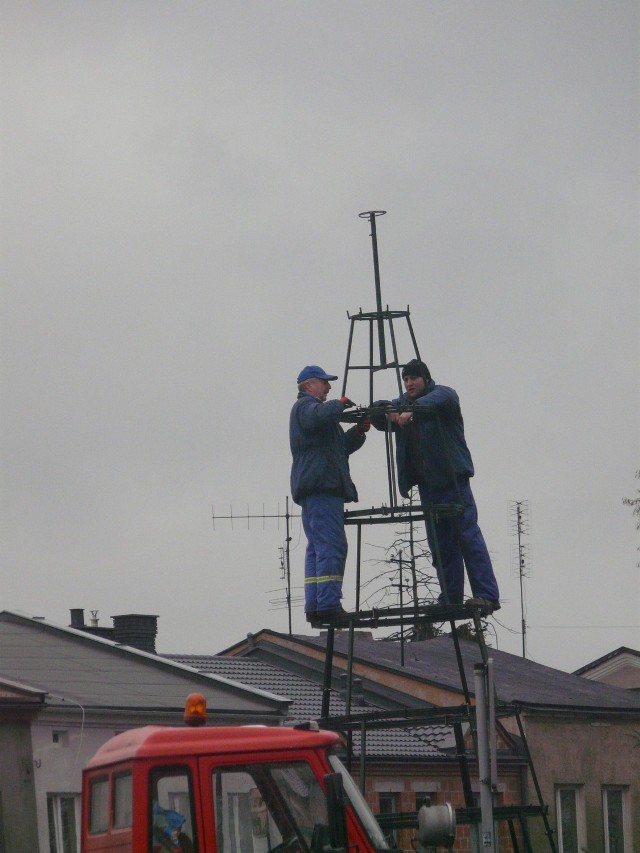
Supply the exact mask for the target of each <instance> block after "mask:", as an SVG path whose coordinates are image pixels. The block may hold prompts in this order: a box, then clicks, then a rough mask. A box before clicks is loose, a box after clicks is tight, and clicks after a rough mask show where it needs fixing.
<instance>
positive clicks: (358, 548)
mask: <svg viewBox="0 0 640 853" xmlns="http://www.w3.org/2000/svg"><path fill="white" fill-rule="evenodd" d="M357 531H358V533H357V537H356V612H358V610H360V575H361V565H362V562H361V561H362V524H358V525H357Z"/></svg>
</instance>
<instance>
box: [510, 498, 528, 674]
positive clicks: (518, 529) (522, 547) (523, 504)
mask: <svg viewBox="0 0 640 853" xmlns="http://www.w3.org/2000/svg"><path fill="white" fill-rule="evenodd" d="M509 506H510V509H511V528H512V530H511V532H512V533H514V534H515V535H516V536H517V537H518V545H517V550H516V557H517V568H516V571H517V577H518V580H519V583H520V615H521V624H522V657H523V658H525V657H526V656H527V647H526V637H527V622H526V619H525V612H524V579H525V578H526V577H529V576H530V574H531V548H530V546H529V545H528V544H525V543H524V542H523V541H522V537H523V536H528V534H529V533H530V530H531V515H530V509H529V501H511V503H510V504H509Z"/></svg>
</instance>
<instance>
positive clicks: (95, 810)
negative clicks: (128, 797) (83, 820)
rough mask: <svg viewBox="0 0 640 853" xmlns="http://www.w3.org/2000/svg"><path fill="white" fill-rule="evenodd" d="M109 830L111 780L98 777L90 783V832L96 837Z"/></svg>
mask: <svg viewBox="0 0 640 853" xmlns="http://www.w3.org/2000/svg"><path fill="white" fill-rule="evenodd" d="M108 829H109V780H108V779H107V777H106V776H98V777H97V778H95V779H92V780H91V782H90V783H89V832H90V833H91V834H92V835H95V834H97V833H99V832H106V831H107V830H108Z"/></svg>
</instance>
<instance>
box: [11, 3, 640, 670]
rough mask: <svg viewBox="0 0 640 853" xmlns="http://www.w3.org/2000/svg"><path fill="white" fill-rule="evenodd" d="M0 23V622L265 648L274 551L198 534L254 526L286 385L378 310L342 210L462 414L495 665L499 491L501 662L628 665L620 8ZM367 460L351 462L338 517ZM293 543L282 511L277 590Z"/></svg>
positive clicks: (334, 355) (373, 443)
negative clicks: (526, 552)
mask: <svg viewBox="0 0 640 853" xmlns="http://www.w3.org/2000/svg"><path fill="white" fill-rule="evenodd" d="M0 14H1V17H2V27H1V30H2V35H1V38H2V44H1V47H2V57H3V58H2V63H3V70H2V116H3V120H2V166H1V168H2V197H3V201H2V231H1V234H2V278H3V301H2V339H3V343H2V347H3V360H2V371H3V372H2V398H3V402H2V442H3V479H2V488H3V506H4V509H3V519H2V524H3V527H4V531H3V534H2V538H3V557H2V561H3V566H2V574H1V578H2V580H1V600H2V606H3V607H5V608H11V609H17V610H23V611H26V612H28V613H32V614H34V615H44V616H47V617H48V618H50V619H53V620H54V621H58V622H60V623H62V624H67V623H68V620H69V608H71V607H84V608H85V609H86V611H87V616H88V611H89V610H99V612H100V620H101V624H103V625H105V624H111V623H110V619H109V617H110V616H111V615H114V614H121V613H129V612H141V613H155V614H158V615H159V616H160V622H159V636H158V648H159V649H160V650H161V651H180V652H191V651H199V652H203V653H204V652H216V651H219V650H220V649H222V648H224V647H226V646H228V645H230V644H232V643H233V642H235V641H237V640H240V639H242V638H243V637H244V636H245V635H246V633H247V632H249V631H257V630H259V629H260V628H262V627H270V628H273V629H275V630H282V631H286V630H287V617H286V612H285V611H284V610H277V609H276V610H274V609H272V605H271V604H270V600H271V599H273V598H278V597H281V596H282V592H278V590H282V588H283V582H282V581H281V579H280V573H279V550H278V549H279V547H280V546H281V545H282V544H283V541H284V527H283V525H282V524H281V525H280V527H279V528H278V526H277V524H276V522H275V521H267V522H265V523H264V524H263V523H262V522H261V521H256V522H253V523H252V525H251V528H250V529H249V530H247V529H246V527H247V525H246V523H245V524H242V523H236V524H235V525H234V529H233V530H231V528H230V524H229V523H228V522H222V521H221V522H220V523H217V524H216V529H215V531H214V530H213V529H212V522H211V513H212V507H213V509H214V511H215V512H216V513H217V514H220V515H223V514H227V513H228V512H229V508H230V507H233V511H234V512H236V513H243V512H246V511H247V506H249V509H250V511H251V512H255V513H259V512H262V508H263V506H264V508H265V512H267V513H276V512H277V511H278V506H279V508H280V511H283V509H284V499H285V496H286V495H287V493H288V488H289V486H288V477H289V464H290V456H289V447H288V436H287V427H288V415H289V409H290V406H291V404H292V402H293V400H294V398H295V393H296V388H295V377H296V375H297V373H298V371H299V370H300V368H301V367H302V366H304V365H305V364H308V363H318V364H321V365H322V366H323V367H325V369H328V370H330V371H332V372H336V373H339V374H340V375H341V377H342V374H343V371H344V364H345V357H346V347H347V339H348V332H349V321H348V319H347V311H350V312H355V311H357V310H358V309H359V308H360V307H362V309H363V310H364V311H370V310H373V309H374V308H375V300H374V289H373V273H372V261H371V241H370V239H369V228H368V224H367V223H366V222H363V221H361V220H359V219H358V218H357V214H358V213H359V212H360V211H364V210H369V209H372V208H375V209H384V210H387V211H388V213H387V215H386V216H385V217H383V218H382V219H380V220H378V239H379V250H380V267H381V275H382V290H383V301H384V303H385V304H389V306H390V307H391V308H396V309H404V308H406V306H407V305H410V306H411V318H412V321H413V325H414V328H415V331H416V334H417V336H418V339H419V345H420V350H421V353H422V355H423V356H424V358H425V360H426V361H427V362H428V364H429V365H430V367H431V370H432V373H433V375H434V377H435V378H436V381H438V382H441V383H443V384H447V385H452V386H453V387H454V388H456V389H457V390H458V392H459V393H460V396H461V399H462V404H463V412H464V415H465V424H466V430H467V438H468V441H469V445H470V447H471V451H472V454H473V456H474V461H475V465H476V475H477V476H476V478H475V480H474V491H475V494H476V499H477V502H478V506H479V510H480V522H481V526H482V528H483V531H484V533H485V537H486V539H487V541H488V544H489V547H490V550H491V552H492V555H493V558H494V561H495V568H496V574H497V576H498V579H499V581H500V585H501V593H502V598H503V600H504V602H505V603H504V606H503V609H502V610H501V611H500V613H499V614H497V616H498V617H499V618H498V619H497V621H496V625H497V642H498V644H499V646H500V648H502V649H504V650H506V651H513V652H515V653H519V652H520V636H519V633H518V632H519V629H520V594H519V585H518V582H517V580H516V578H515V577H514V576H513V572H512V567H513V560H512V554H511V552H512V548H513V546H514V544H515V541H516V540H515V537H513V536H512V535H510V530H509V511H508V509H509V502H510V501H513V500H515V499H526V500H529V502H530V505H531V516H532V533H531V535H530V536H529V537H528V539H527V541H528V543H530V545H531V549H532V551H531V565H532V572H531V576H530V577H529V578H527V580H526V582H525V592H526V619H527V623H528V625H529V633H528V648H529V655H530V657H532V658H534V659H535V660H538V661H540V662H542V663H546V664H549V665H552V666H557V667H559V668H562V669H574V668H576V667H578V666H580V665H582V664H583V663H586V662H587V661H589V660H592V659H594V658H596V657H599V656H600V655H603V654H606V653H607V652H608V651H610V650H612V649H614V648H617V647H618V646H620V645H627V646H632V647H635V648H638V647H640V635H639V634H640V632H639V628H638V609H639V608H638V602H639V600H640V589H639V585H638V569H637V566H636V563H637V561H638V557H639V555H638V553H637V550H636V548H637V544H638V539H637V533H636V530H635V524H634V518H633V516H632V514H631V510H630V508H629V507H625V506H623V504H622V498H623V497H625V496H628V497H633V496H634V495H635V494H636V490H637V488H638V486H639V485H640V483H639V482H638V481H637V480H635V479H634V473H635V471H636V469H637V468H639V467H640V454H639V453H638V450H639V445H638V436H639V426H640V424H639V408H638V407H639V403H638V401H639V399H640V395H639V393H638V392H639V391H640V388H639V375H640V368H639V363H640V360H639V358H638V356H639V345H638V329H639V316H638V314H639V298H638V272H639V263H638V248H637V246H638V224H639V219H638V212H639V211H638V201H639V197H640V192H639V180H638V178H639V168H638V165H639V163H638V156H639V155H638V151H639V146H638V143H639V133H638V124H639V122H638V103H639V98H638V96H639V91H638V6H637V4H636V3H635V2H634V0H628V2H626V1H625V0H612V2H591V0H584V2H561V1H560V0H553V2H546V0H538V2H523V3H517V4H515V3H512V2H507V0H504V1H503V2H502V1H501V2H496V1H495V0H487V2H482V3H478V2H475V0H473V2H457V0H452V2H447V3H444V2H433V1H432V0H420V2H414V0H405V2H391V0H378V1H377V2H359V0H352V2H344V0H340V2H335V0H322V2H319V0H309V2H292V0H281V1H280V2H277V0H276V1H275V2H255V0H244V2H241V3H238V2H235V0H234V2H223V1H220V2H190V3H186V2H165V1H164V0H153V2H151V0H126V2H119V0H118V2H115V0H99V2H98V0H83V2H71V1H69V2H57V0H47V1H46V2H32V3H24V2H21V0H5V2H4V3H3V7H2V12H1V13H0ZM359 325H360V326H364V324H359ZM363 331H364V329H363ZM405 354H406V357H409V356H410V353H408V354H407V351H406V350H405V351H404V353H401V355H402V356H405ZM379 382H380V386H379V388H377V390H378V391H379V392H380V394H379V395H380V396H388V395H389V394H391V393H392V392H393V379H392V376H391V375H389V376H388V377H381V378H380V380H379ZM336 385H337V387H336V388H335V389H334V390H335V391H336V392H339V390H340V387H339V385H338V383H336ZM385 385H386V387H385ZM349 390H350V389H349ZM352 396H354V397H356V398H357V399H358V400H362V401H365V400H366V398H365V395H364V394H363V393H361V392H360V391H359V390H358V389H357V388H354V392H353V394H352ZM383 456H384V450H383V442H382V439H381V437H380V436H379V435H377V434H376V435H371V434H370V436H369V439H368V441H367V444H366V446H365V448H364V449H363V450H361V451H360V452H359V453H358V454H356V455H355V456H353V457H352V473H353V476H354V479H355V481H356V483H357V485H358V487H359V490H360V497H361V501H360V505H361V506H372V505H376V506H377V505H380V504H381V503H382V502H384V501H386V500H387V494H386V480H385V474H384V466H383ZM389 533H390V531H389ZM366 538H367V537H366V536H365V539H366ZM353 544H354V543H353V540H352V549H351V558H350V562H349V566H348V569H347V581H346V583H345V602H344V603H345V605H346V606H347V607H350V606H353V602H354V595H353V581H354V562H353V556H354V552H355V548H354V547H353ZM303 545H304V536H302V537H301V536H300V527H299V521H298V519H294V520H293V541H292V573H293V582H294V584H296V585H298V586H299V585H300V582H301V578H302V559H303ZM375 571H377V569H376V567H375V566H374V564H373V563H367V566H366V568H365V572H366V573H368V576H369V575H370V574H372V573H374V572H375ZM293 628H294V631H301V630H303V629H304V621H303V615H302V610H301V609H300V608H298V609H296V610H295V611H294V616H293Z"/></svg>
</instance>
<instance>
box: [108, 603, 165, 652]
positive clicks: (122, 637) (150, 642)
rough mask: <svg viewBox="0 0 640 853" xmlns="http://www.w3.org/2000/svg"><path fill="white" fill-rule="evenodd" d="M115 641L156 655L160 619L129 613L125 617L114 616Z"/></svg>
mask: <svg viewBox="0 0 640 853" xmlns="http://www.w3.org/2000/svg"><path fill="white" fill-rule="evenodd" d="M111 618H112V619H113V630H114V640H115V641H116V643H122V644H123V645H125V646H132V647H133V648H134V649H140V650H141V651H143V652H150V653H151V654H153V655H155V653H156V634H157V633H158V617H157V616H145V615H144V614H140V613H128V614H127V615H125V616H112V617H111Z"/></svg>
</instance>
